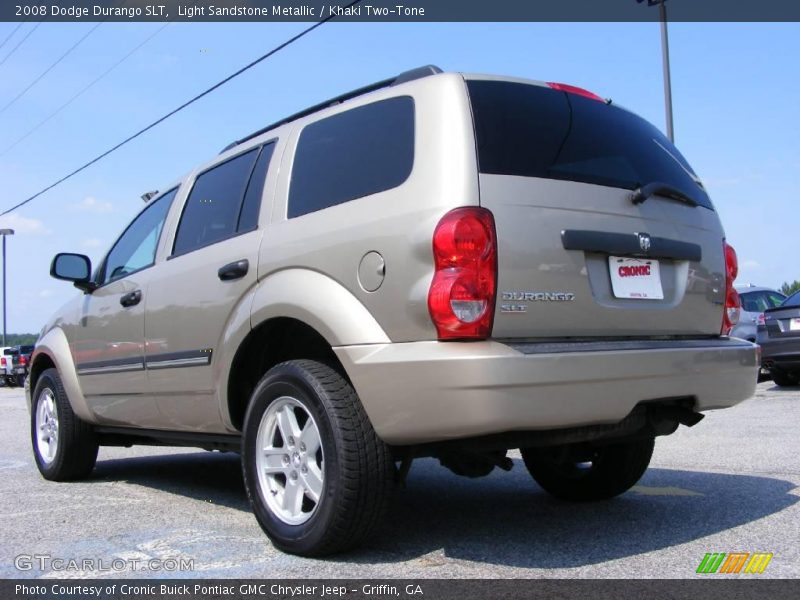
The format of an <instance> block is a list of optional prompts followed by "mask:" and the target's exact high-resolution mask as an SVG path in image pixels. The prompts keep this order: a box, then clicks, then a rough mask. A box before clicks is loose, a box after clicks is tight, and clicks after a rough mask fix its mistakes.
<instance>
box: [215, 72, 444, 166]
mask: <svg viewBox="0 0 800 600" xmlns="http://www.w3.org/2000/svg"><path fill="white" fill-rule="evenodd" d="M441 72H442V70H441V69H440V68H439V67H437V66H434V65H426V66H424V67H418V68H416V69H411V70H410V71H404V72H403V73H400V74H399V75H398V76H396V77H392V78H389V79H384V80H382V81H377V82H375V83H371V84H369V85H365V86H364V87H360V88H358V89H355V90H353V91H350V92H347V93H344V94H342V95H340V96H336V97H335V98H331V99H329V100H325V101H324V102H320V103H319V104H315V105H314V106H310V107H309V108H306V109H304V110H301V111H300V112H297V113H294V114H293V115H290V116H288V117H286V118H284V119H281V120H280V121H276V122H274V123H272V124H270V125H267V126H266V127H262V128H261V129H259V130H258V131H255V132H253V133H251V134H250V135H248V136H245V137H243V138H242V139H239V140H236V141H235V142H231V143H230V144H228V145H227V146H225V147H224V148H223V149H222V151H221V152H220V154H222V153H223V152H227V151H228V150H230V149H231V148H235V147H236V146H238V145H239V144H242V143H244V142H246V141H247V140H252V139H253V138H254V137H258V136H259V135H261V134H262V133H266V132H267V131H269V130H270V129H275V128H276V127H280V126H281V125H285V124H286V123H290V122H292V121H296V120H297V119H301V118H302V117H307V116H308V115H311V114H314V113H315V112H318V111H320V110H322V109H323V108H328V107H330V106H335V105H336V104H341V103H342V102H345V101H346V100H350V99H352V98H357V97H358V96H363V95H364V94H367V93H369V92H374V91H375V90H379V89H382V88H386V87H392V86H393V85H400V84H401V83H406V82H408V81H414V80H415V79H422V78H423V77H428V76H430V75H436V74H437V73H441Z"/></svg>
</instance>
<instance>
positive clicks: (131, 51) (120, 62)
mask: <svg viewBox="0 0 800 600" xmlns="http://www.w3.org/2000/svg"><path fill="white" fill-rule="evenodd" d="M169 24H170V22H168V23H164V25H162V26H161V27H159V28H158V29H157V30H156V31H154V32H153V33H151V34H150V35H148V36H147V37H146V38H145V39H144V40H142V41H141V42H140V43H139V44H138V45H136V46H135V47H133V48H132V49H131V50H130V51H129V52H128V53H127V54H126V55H125V56H123V57H122V58H120V59H119V60H118V61H117V62H115V63H114V64H113V65H111V66H110V67H109V68H108V69H106V70H105V71H103V72H102V73H101V74H100V75H98V76H97V77H95V78H94V79H93V80H92V81H91V82H89V83H88V84H87V85H85V86H83V87H82V88H81V89H80V90H78V92H76V93H75V94H74V95H73V96H72V97H71V98H70V99H69V100H67V101H66V102H64V104H62V105H61V106H59V107H58V108H57V109H55V110H54V111H53V112H51V113H50V114H49V115H47V116H46V117H45V118H44V119H42V120H41V121H39V122H38V123H37V124H36V125H34V126H33V127H31V128H30V129H29V130H28V131H27V132H26V133H25V134H23V135H22V136H21V137H19V138H17V140H16V141H15V142H14V143H12V144H11V145H10V146H8V148H6V149H5V150H3V151H2V152H0V157H2V156H5V155H6V154H8V153H9V152H10V151H11V150H13V149H14V148H16V147H17V145H19V144H20V143H21V142H23V141H24V140H26V139H28V137H30V136H31V135H32V134H33V133H35V132H36V131H38V129H39V128H40V127H42V125H44V124H45V123H47V122H48V121H50V120H51V119H52V118H53V117H55V116H56V115H58V114H59V113H60V112H61V111H62V110H64V109H65V108H67V107H68V106H69V105H70V104H72V103H73V102H74V101H75V100H77V99H78V98H79V97H80V96H82V95H83V94H84V93H86V92H87V91H89V89H90V88H92V87H93V86H94V85H95V84H96V83H98V82H99V81H100V80H101V79H103V78H104V77H105V76H106V75H108V74H109V73H111V71H113V70H114V69H116V68H117V67H118V66H120V65H121V64H122V63H124V62H125V61H126V60H128V59H129V58H130V57H131V56H133V54H134V53H136V51H137V50H139V48H141V47H142V46H144V45H145V44H146V43H147V42H149V41H150V40H152V39H153V38H154V37H156V36H157V35H158V34H159V33H161V32H162V31H163V30H164V29H165V28H166V27H167V25H169Z"/></svg>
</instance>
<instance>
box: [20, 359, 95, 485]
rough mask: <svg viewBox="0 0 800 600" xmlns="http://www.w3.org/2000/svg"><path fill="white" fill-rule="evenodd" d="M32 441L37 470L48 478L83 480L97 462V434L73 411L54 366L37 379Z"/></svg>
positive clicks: (34, 396)
mask: <svg viewBox="0 0 800 600" xmlns="http://www.w3.org/2000/svg"><path fill="white" fill-rule="evenodd" d="M31 444H32V446H33V457H34V459H35V460H36V466H37V467H38V469H39V472H40V473H41V474H42V477H44V478H45V479H49V480H51V481H72V480H75V479H82V478H84V477H86V476H87V475H89V473H91V472H92V469H93V468H94V464H95V462H96V461H97V450H98V443H97V437H96V436H95V434H94V432H93V431H92V427H91V426H90V425H89V424H88V423H85V422H83V421H81V420H80V419H79V418H78V417H77V416H76V415H75V413H74V412H72V406H70V403H69V399H68V398H67V394H66V392H65V391H64V386H63V385H62V384H61V377H60V376H59V374H58V371H57V370H56V369H47V370H46V371H45V372H44V373H42V375H41V376H40V377H39V381H37V382H36V389H35V390H34V392H33V406H32V410H31Z"/></svg>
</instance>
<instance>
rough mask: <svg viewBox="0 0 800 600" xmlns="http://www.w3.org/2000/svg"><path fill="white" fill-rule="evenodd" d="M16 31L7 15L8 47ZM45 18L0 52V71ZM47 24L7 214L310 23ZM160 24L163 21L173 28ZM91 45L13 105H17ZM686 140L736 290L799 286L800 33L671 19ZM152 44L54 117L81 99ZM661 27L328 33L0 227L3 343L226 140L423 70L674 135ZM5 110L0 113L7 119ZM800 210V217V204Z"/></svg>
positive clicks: (3, 151) (0, 95)
mask: <svg viewBox="0 0 800 600" xmlns="http://www.w3.org/2000/svg"><path fill="white" fill-rule="evenodd" d="M16 25H17V24H16V23H0V41H2V40H3V39H5V37H6V36H7V35H8V34H10V33H11V32H12V30H13V29H14V28H15V27H16ZM34 26H35V24H34V23H26V24H24V25H23V26H22V27H21V28H20V30H19V31H17V32H16V34H15V36H14V38H12V39H11V41H10V42H9V43H8V44H7V45H6V46H5V47H4V48H3V49H2V50H0V61H3V59H4V57H5V56H6V55H7V53H8V52H9V50H10V49H11V48H13V46H14V45H16V42H17V41H19V40H20V39H21V38H22V37H23V36H24V35H25V33H27V32H28V30H29V29H31V28H33V27H34ZM94 26H95V24H93V23H43V24H41V25H40V26H39V27H38V28H37V29H36V30H35V31H34V32H33V33H32V34H31V35H30V37H29V38H28V39H27V40H26V41H25V42H24V43H23V44H22V45H20V46H19V48H18V49H17V50H16V51H15V52H14V54H13V55H11V56H10V57H9V58H8V60H5V62H3V64H0V183H2V194H0V211H1V210H4V209H6V208H8V207H10V206H12V205H14V204H16V203H17V202H19V201H20V200H22V199H24V198H27V197H28V196H30V195H31V194H33V193H35V192H37V191H39V190H40V189H42V188H44V187H46V186H47V185H49V184H51V183H52V182H54V181H55V180H57V179H59V178H60V177H62V176H63V175H65V174H66V173H68V172H70V171H72V170H73V169H75V168H77V167H78V166H80V165H81V164H83V163H84V162H86V161H88V160H89V159H91V158H93V157H94V156H96V155H98V154H100V153H101V152H103V151H105V150H107V149H108V148H110V147H111V146H113V145H115V144H116V143H117V142H119V141H121V140H122V139H124V138H125V137H127V136H128V135H130V134H132V133H134V132H135V131H137V130H138V129H139V128H141V127H143V126H145V125H147V124H149V123H150V122H151V121H153V120H155V119H156V118H158V117H160V116H161V115H163V114H164V113H166V112H168V111H170V110H172V109H173V108H176V107H177V106H178V105H180V104H182V103H183V102H184V101H186V100H188V99H189V98H190V97H192V96H194V95H195V94H197V93H198V92H200V91H202V90H204V89H205V88H207V87H208V86H210V85H212V84H213V83H216V82H217V81H218V80H220V79H222V78H223V77H225V76H227V75H228V74H230V73H231V72H233V71H235V70H237V69H238V68H240V67H242V66H243V65H245V64H247V63H248V62H250V61H251V60H253V59H254V58H256V57H257V56H260V55H261V54H263V53H264V52H266V51H267V50H268V49H270V48H272V47H273V46H275V45H277V44H278V43H280V42H282V41H284V40H285V39H287V38H289V37H291V36H292V35H294V34H295V33H297V32H299V31H300V30H302V29H304V28H305V27H307V26H308V24H304V23H282V24H281V23H173V24H170V25H168V26H166V27H164V26H163V24H158V23H104V24H102V25H100V27H97V28H96V29H95V30H94V31H91V33H89V32H90V30H91V29H92V28H93V27H94ZM162 28H163V29H162ZM87 33H89V35H88V36H87V37H86V39H85V40H84V41H83V42H81V43H80V44H79V45H78V46H77V47H76V48H75V49H74V50H73V51H72V52H71V53H70V54H69V55H68V56H67V57H66V58H65V59H64V60H63V61H62V62H60V63H59V64H58V65H57V66H55V67H54V68H53V69H52V70H51V71H50V72H49V73H47V75H45V76H44V77H43V78H42V79H41V80H40V81H39V82H38V83H37V84H36V85H34V86H33V87H32V88H31V89H30V90H29V91H28V92H27V93H25V95H24V96H22V97H21V98H20V99H19V100H17V101H16V102H15V103H13V104H11V105H9V102H11V100H12V99H14V97H15V96H17V95H18V94H19V93H20V92H21V91H22V90H23V89H24V88H25V87H27V86H28V85H29V84H30V83H31V82H32V81H33V80H34V79H35V78H36V77H37V76H38V75H39V74H41V73H42V72H43V71H44V70H45V69H47V68H48V67H49V66H50V65H51V64H52V63H53V61H54V60H55V59H56V58H58V57H59V56H60V55H61V54H63V53H64V52H65V51H66V50H67V49H68V48H70V47H71V46H72V45H73V44H75V43H76V42H77V41H78V40H79V39H80V38H81V37H83V36H84V35H86V34H87ZM669 34H670V51H671V54H670V56H671V61H672V87H673V106H674V122H675V140H676V144H677V146H678V148H679V149H680V150H681V152H682V153H683V154H684V156H686V158H687V159H688V160H689V162H690V163H691V164H692V166H693V167H694V169H695V171H696V172H697V173H698V174H699V175H700V177H701V178H702V179H703V181H704V183H705V185H706V187H707V188H708V189H709V191H710V194H711V198H712V200H713V202H714V203H715V205H716V208H717V211H718V213H719V215H720V218H721V219H722V222H723V225H724V227H725V230H726V235H727V239H728V241H729V242H730V243H731V244H732V245H733V246H734V247H735V248H736V250H737V252H738V255H739V265H740V275H739V279H738V280H737V283H754V284H757V285H765V286H771V287H777V286H780V285H781V283H783V282H784V281H787V280H788V281H792V280H795V279H800V267H799V266H798V265H800V263H799V262H798V256H800V242H799V241H798V237H799V235H800V234H798V231H800V227H798V224H800V219H799V218H798V214H797V213H796V212H794V211H796V210H797V208H796V207H797V206H798V202H797V195H798V193H799V192H800V176H799V175H798V173H800V143H799V142H800V76H798V70H797V57H798V56H800V24H796V23H794V24H792V23H789V24H782V23H764V24H752V23H726V24H700V23H674V24H670V26H669ZM150 36H152V37H151V39H149V41H147V42H146V43H145V44H144V45H143V46H141V48H139V49H138V50H137V51H136V52H134V53H133V54H131V55H130V56H129V57H128V58H127V59H126V60H124V61H123V62H122V63H120V64H119V66H117V67H115V68H114V69H113V70H112V71H111V72H110V73H109V74H108V75H107V76H105V77H104V78H102V79H101V80H100V81H98V82H97V83H96V84H95V85H93V86H92V87H91V88H90V89H89V90H88V91H87V92H85V93H84V94H82V95H81V96H79V97H78V98H76V99H75V100H74V101H73V102H72V103H71V104H70V105H69V106H68V107H67V108H65V109H64V110H63V111H61V112H60V113H59V114H58V115H57V116H55V117H53V118H52V119H50V120H49V121H48V122H46V123H45V124H44V125H42V126H41V127H39V128H38V129H37V130H36V131H35V132H34V133H32V134H31V135H29V136H28V137H27V138H25V139H24V140H23V141H21V142H19V143H18V144H16V145H15V146H14V147H13V148H11V149H10V150H8V148H9V147H10V146H11V145H12V144H14V143H15V142H16V140H18V139H19V138H21V137H22V136H23V135H25V134H26V133H27V132H28V131H30V130H31V129H32V128H33V127H35V126H36V125H37V124H38V123H39V122H40V121H41V120H42V119H44V118H46V117H47V116H48V115H50V114H51V113H52V112H53V111H55V110H56V109H57V108H58V107H60V106H61V105H62V104H64V103H65V102H67V101H68V100H69V99H70V98H72V97H73V95H75V94H76V93H77V92H78V91H80V90H81V89H82V88H83V87H85V86H86V85H87V84H89V83H90V82H92V81H93V80H95V79H96V78H97V77H98V76H99V75H101V74H102V73H103V72H105V71H106V70H107V69H109V67H111V66H112V65H114V64H115V63H117V62H118V61H119V60H120V59H121V58H123V56H125V55H126V54H128V53H129V52H130V51H131V50H132V49H133V48H135V47H136V46H138V45H140V44H141V43H142V42H143V41H144V40H146V39H147V38H148V37H150ZM660 43H661V42H660V33H659V25H658V24H657V23H623V24H615V23H558V24H553V23H516V24H504V23H474V24H470V23H465V24H456V23H425V24H416V23H400V24H389V23H328V24H326V25H323V26H322V27H320V28H318V29H317V30H315V31H314V32H312V33H311V34H310V35H308V36H307V37H305V38H303V39H302V40H300V41H299V42H297V43H295V44H292V45H291V46H290V47H288V48H287V49H286V50H284V51H282V52H280V53H279V54H277V55H275V56H274V57H272V58H270V59H267V60H266V61H265V62H263V63H261V64H260V65H258V66H257V67H255V68H253V69H251V70H250V71H248V72H247V73H245V74H244V75H243V76H241V77H239V78H237V79H235V80H234V81H232V82H231V83H229V84H227V85H226V86H224V87H222V88H221V89H219V90H217V91H215V92H214V93H212V94H210V95H209V96H207V97H206V98H204V99H203V100H200V101H199V102H197V103H195V104H194V105H192V106H191V107H189V108H188V109H187V110H185V111H183V112H181V113H179V114H178V115H176V116H174V117H172V118H171V119H169V120H167V121H166V122H164V123H162V124H161V125H159V126H157V127H156V128H154V129H153V130H151V131H149V132H148V133H146V134H144V135H143V136H141V137H140V138H138V139H137V140H135V141H133V142H131V143H130V144H128V145H127V146H125V147H124V148H122V149H120V150H118V151H117V152H115V153H113V154H112V155H110V156H108V157H107V158H105V159H103V160H102V161H100V162H99V163H97V164H95V165H93V166H92V167H90V168H88V169H87V170H85V171H84V172H82V173H80V174H79V175H77V176H75V177H73V178H72V179H70V180H68V181H67V182H65V183H63V184H61V185H59V186H57V187H56V188H54V189H52V190H51V191H49V192H47V193H46V194H44V195H42V196H40V197H39V198H37V199H36V200H34V201H33V202H31V203H30V204H28V205H26V206H24V207H23V208H21V209H19V210H17V211H15V212H14V213H11V214H9V215H6V216H4V217H0V227H11V228H13V229H15V230H16V235H14V236H13V237H11V238H9V239H8V241H7V269H8V273H7V275H8V279H7V286H8V288H7V294H8V305H7V311H8V313H7V314H8V332H9V333H23V332H38V331H39V330H40V328H41V327H42V325H43V324H44V322H45V320H46V319H47V318H48V316H49V315H50V314H52V313H53V312H54V311H55V310H57V309H58V307H59V306H60V305H62V304H63V303H64V302H66V301H67V300H69V298H70V297H71V296H73V295H74V294H76V293H77V291H76V290H75V289H74V288H73V287H72V286H71V285H69V284H68V283H66V282H60V281H56V280H54V279H51V278H50V277H49V265H50V261H51V259H52V257H53V255H54V254H56V253H57V252H82V253H85V254H88V255H89V256H90V257H91V258H92V260H93V261H94V262H96V261H98V260H99V259H101V258H102V256H103V255H104V254H105V253H106V251H107V250H108V248H109V247H110V246H111V244H112V243H113V241H114V240H115V239H116V237H117V236H118V235H119V233H120V232H121V231H122V229H123V228H124V227H125V226H126V225H127V223H128V222H129V221H130V220H131V218H132V217H133V216H134V215H135V214H136V213H137V212H138V211H139V210H140V209H141V208H142V206H143V203H142V200H141V199H140V196H141V195H142V194H143V193H144V192H147V191H149V190H155V189H162V190H163V189H166V187H165V186H166V185H168V184H169V183H170V182H171V181H173V180H175V179H177V178H178V177H180V176H181V175H183V174H184V173H186V172H187V171H189V170H190V169H191V168H192V167H193V165H195V164H197V163H200V162H204V161H206V160H208V159H210V158H211V157H213V156H214V155H215V154H217V153H218V152H219V150H221V149H222V148H223V147H224V146H226V145H227V144H228V143H229V142H230V141H232V140H234V139H237V138H240V137H242V136H243V135H245V134H248V133H250V132H251V131H254V130H257V129H259V128H260V127H262V126H264V125H266V124H268V123H271V122H273V121H275V120H277V119H279V118H281V117H283V116H286V115H288V114H291V113H293V112H296V111H297V110H300V109H302V108H305V107H306V106H309V105H312V104H315V103H317V102H319V101H321V100H324V99H326V98H330V97H332V96H335V95H338V94H340V93H342V92H345V91H348V90H351V89H354V88H357V87H360V86H362V85H364V84H367V83H371V82H373V81H378V80H381V79H385V78H386V77H389V76H392V75H395V74H397V73H400V72H402V71H404V70H407V69H410V68H414V67H417V66H420V65H424V64H436V65H437V66H439V67H441V68H442V69H444V70H446V71H448V70H449V71H466V72H478V73H497V74H504V75H514V76H519V77H527V78H531V79H538V80H545V81H560V82H566V83H570V84H573V85H578V86H581V87H584V88H587V89H589V90H591V91H593V92H596V93H597V94H599V95H601V96H603V97H609V98H612V99H613V100H614V102H615V103H617V104H622V105H624V106H626V107H627V108H629V109H631V110H633V111H634V112H636V113H638V114H640V115H641V116H643V117H645V118H646V119H648V120H650V121H651V122H653V123H655V124H656V125H657V126H658V127H660V128H661V129H662V130H663V129H664V128H665V119H664V97H663V83H662V71H661V46H660ZM4 107H5V108H4ZM798 212H800V211H798Z"/></svg>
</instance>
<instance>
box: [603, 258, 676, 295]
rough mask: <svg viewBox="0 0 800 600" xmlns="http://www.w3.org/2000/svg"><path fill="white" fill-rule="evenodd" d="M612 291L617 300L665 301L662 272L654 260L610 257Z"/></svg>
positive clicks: (609, 267) (609, 268)
mask: <svg viewBox="0 0 800 600" xmlns="http://www.w3.org/2000/svg"><path fill="white" fill-rule="evenodd" d="M608 270H609V273H610V274H611V289H612V291H613V292H614V296H615V297H616V298H635V299H637V300H663V298H664V290H663V289H662V288H661V272H660V271H659V265H658V261H657V260H654V259H652V258H625V257H622V256H609V257H608Z"/></svg>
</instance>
